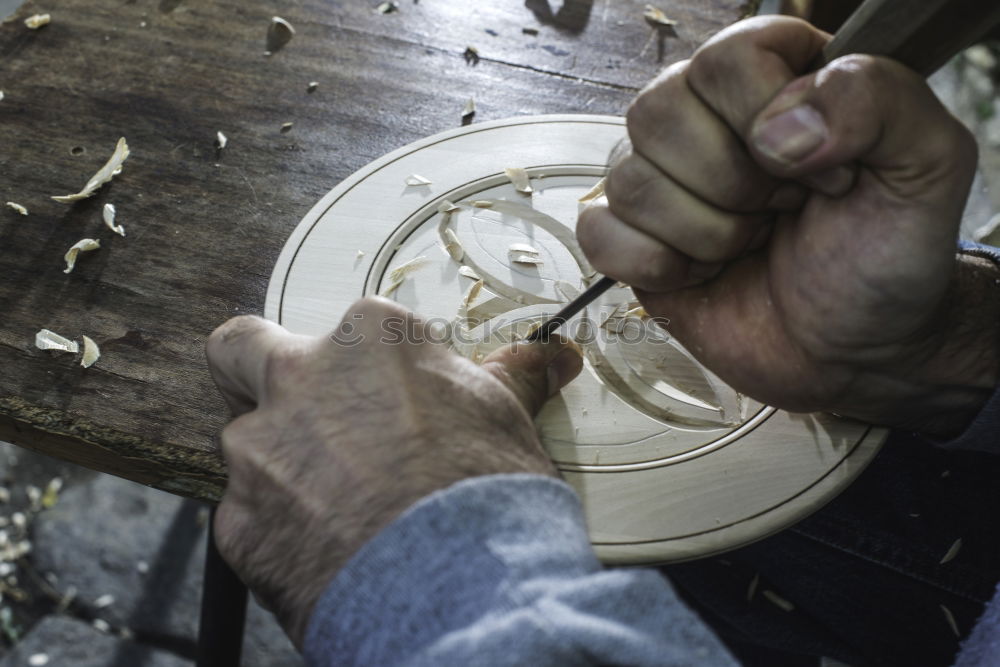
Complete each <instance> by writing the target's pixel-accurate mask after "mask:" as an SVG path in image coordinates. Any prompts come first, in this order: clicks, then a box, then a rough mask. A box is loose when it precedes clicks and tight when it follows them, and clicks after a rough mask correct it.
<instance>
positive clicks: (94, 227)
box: [0, 0, 752, 499]
mask: <svg viewBox="0 0 1000 667" xmlns="http://www.w3.org/2000/svg"><path fill="white" fill-rule="evenodd" d="M378 4H379V2H378V1H377V0H358V1H354V2H323V1H321V0H297V1H294V2H283V3H267V2H263V0H240V1H238V2H237V1H234V0H225V1H222V0H218V1H213V2H194V1H193V0H121V1H120V2H98V1H97V0H49V1H48V2H42V1H41V0H39V1H35V0H32V1H31V2H28V4H27V5H26V6H24V7H23V8H22V9H21V10H20V11H19V12H18V14H17V15H16V16H15V17H13V19H12V20H11V21H8V22H6V23H5V24H3V25H0V90H2V91H3V93H4V99H3V100H2V101H0V203H2V202H6V201H14V202H18V203H20V204H22V205H24V206H26V207H27V208H28V210H29V211H30V214H29V215H28V216H27V217H24V216H21V215H20V214H18V213H17V212H16V211H14V210H13V209H11V208H7V207H3V208H2V209H0V276H2V278H0V316H2V317H0V439H5V440H9V441H11V442H14V443H16V444H19V445H22V446H25V447H30V448H33V449H37V450H39V451H42V452H44V453H47V454H51V455H54V456H57V457H59V458H62V459H66V460H69V461H73V462H75V463H79V464H82V465H84V466H87V467H89V468H94V469H97V470H102V471H105V472H110V473H113V474H116V475H120V476H122V477H126V478H129V479H133V480H136V481H139V482H143V483H146V484H150V485H152V486H155V487H158V488H161V489H164V490H167V491H170V492H173V493H177V494H181V495H186V496H192V497H197V498H203V499H216V498H218V497H219V495H220V493H221V490H222V488H223V486H224V484H225V466H224V464H223V462H222V460H221V458H220V456H219V455H218V450H217V445H216V442H217V434H218V432H219V430H220V428H221V427H222V426H223V424H224V423H225V422H226V419H227V411H226V408H225V405H224V404H223V402H222V400H221V398H220V397H219V395H218V394H217V392H216V390H215V387H214V385H213V384H212V380H211V378H210V377H209V374H208V371H207V369H206V367H205V362H204V351H203V348H204V343H205V338H206V337H207V335H208V334H209V333H210V332H211V331H212V329H213V328H214V327H215V326H217V325H218V324H220V323H222V322H223V321H225V320H226V319H227V318H229V317H231V316H233V315H237V314H241V313H260V312H261V310H262V307H263V300H264V293H265V288H266V286H267V281H268V278H269V276H270V272H271V268H272V265H273V262H274V260H275V258H276V257H277V255H278V252H279V251H280V249H281V247H282V244H283V243H284V240H285V238H286V237H287V236H288V234H289V233H290V232H291V231H292V229H293V228H294V226H295V225H296V223H297V222H298V221H299V220H300V219H301V218H302V216H303V215H304V214H305V213H306V212H307V211H308V210H309V209H310V208H311V207H312V205H313V204H314V203H315V202H316V201H317V200H318V199H319V198H320V197H321V196H322V195H323V194H324V193H326V192H327V191H328V190H329V189H330V188H332V187H333V186H334V185H336V184H337V183H338V182H339V181H340V180H342V179H343V178H344V177H346V176H348V175H349V174H350V173H351V172H353V171H355V170H356V169H358V168H359V167H361V166H363V165H364V164H366V163H368V162H369V161H371V160H373V159H375V158H377V157H379V156H381V155H383V154H385V153H387V152H389V151H391V150H393V149H395V148H398V147H400V146H402V145H404V144H407V143H409V142H411V141H414V140H416V139H419V138H421V137H424V136H427V135H429V134H433V133H436V132H439V131H442V130H446V129H449V128H453V127H456V126H458V125H460V124H461V114H462V109H463V107H464V106H465V103H466V101H467V100H468V99H469V98H470V97H471V98H474V99H475V101H476V106H477V109H478V111H477V113H476V116H475V119H474V122H479V121H483V120H493V119H498V118H504V117H507V116H516V115H525V114H542V113H599V114H608V113H611V114H619V113H622V112H623V111H624V109H625V108H626V106H627V104H628V101H629V100H630V98H631V97H632V96H633V95H634V94H635V92H636V91H637V90H638V88H639V87H641V86H642V85H643V83H644V82H645V81H647V80H648V79H649V78H650V77H651V76H653V75H654V74H655V73H656V72H657V71H658V70H659V69H660V68H661V67H663V66H664V65H666V64H669V63H671V62H674V61H676V60H679V59H681V58H684V57H686V56H688V55H689V54H690V53H691V51H692V50H693V49H694V48H695V47H696V46H697V45H698V44H699V43H701V42H702V41H703V40H705V39H706V38H707V37H709V36H710V35H712V34H713V33H714V32H716V31H718V30H719V29H720V28H722V27H724V26H726V25H728V24H730V23H732V22H734V21H736V20H737V19H739V18H741V17H742V16H744V15H746V14H748V13H749V12H750V9H751V8H750V7H749V6H748V5H749V4H752V3H747V2H745V1H744V0H671V2H670V3H669V4H662V5H660V6H661V8H662V9H664V10H665V12H666V13H667V14H668V15H669V16H670V17H671V18H672V19H675V20H676V21H677V22H678V23H677V26H676V28H671V29H662V30H657V29H655V28H653V27H651V26H650V24H648V23H647V22H646V21H645V20H644V19H643V8H644V6H645V3H644V2H639V1H636V0H575V1H574V0H565V1H563V0H556V1H555V2H551V3H550V2H546V0H527V2H522V1H521V0H497V1H496V2H481V3H480V2H468V1H463V0H421V1H419V2H417V1H416V0H399V7H398V11H395V12H392V13H388V14H381V13H377V12H376V11H375V7H376V6H377V5H378ZM37 13H48V14H51V17H52V22H51V24H49V25H47V26H45V27H43V28H41V29H39V30H37V31H34V30H29V29H28V28H26V27H25V25H24V23H23V19H24V18H25V17H28V16H30V15H32V14H37ZM274 14H279V15H281V16H282V17H283V18H285V19H287V20H288V21H289V22H290V23H291V24H292V25H293V26H294V27H295V29H296V34H295V37H294V38H293V39H292V40H291V42H290V43H289V44H288V45H287V46H285V47H284V48H283V49H281V50H280V51H278V52H277V53H275V54H273V55H270V56H267V55H265V53H264V51H265V35H266V32H267V27H268V24H269V23H270V21H271V17H272V16H273V15H274ZM526 27H528V28H535V29H537V31H538V34H537V35H532V34H527V33H525V32H523V31H522V29H523V28H526ZM467 46H473V47H475V48H476V49H478V52H479V55H480V57H481V59H480V61H479V62H478V64H473V63H469V62H467V61H466V59H465V58H464V57H463V52H464V51H465V49H466V47H467ZM310 81H317V82H318V83H319V86H318V88H317V89H316V90H315V91H314V92H312V93H308V92H307V91H306V88H307V85H308V83H309V82H310ZM287 122H291V123H294V126H293V127H292V129H291V130H290V131H288V132H282V131H281V127H282V124H284V123H287ZM218 131H222V132H223V133H225V134H226V135H227V136H228V138H229V145H228V146H227V147H226V148H225V149H224V150H222V151H217V150H216V149H215V147H214V145H213V142H214V140H215V136H216V132H218ZM119 137H126V138H127V140H128V143H129V146H130V147H131V151H132V155H131V157H130V158H129V159H128V160H127V161H126V163H125V167H124V171H123V172H122V174H121V175H120V176H118V177H117V178H116V179H115V180H114V181H113V182H112V183H111V184H109V185H107V186H105V187H103V188H102V189H101V190H100V191H98V193H97V195H96V196H94V197H92V198H90V199H86V200H84V201H80V202H77V203H75V204H72V205H67V204H60V203H57V202H55V201H53V200H52V199H51V198H50V197H51V195H64V194H69V193H73V192H77V191H78V190H79V189H81V188H82V187H83V185H84V183H85V182H86V181H87V180H88V179H89V178H90V177H91V176H92V175H93V174H94V172H95V171H96V170H97V169H98V168H99V167H100V166H102V165H103V164H104V162H105V161H106V160H107V158H108V157H109V156H110V155H111V152H112V150H113V149H114V146H115V142H116V141H117V140H118V138H119ZM105 203H113V204H114V205H115V206H116V207H117V210H118V221H119V222H120V223H122V224H123V225H124V227H125V229H126V232H127V237H126V238H120V237H118V236H115V235H114V234H112V233H111V232H110V230H108V229H107V228H106V227H105V226H104V224H103V222H102V220H101V210H102V207H103V206H104V204H105ZM88 237H89V238H97V239H99V240H100V242H101V246H102V247H101V249H100V250H98V251H96V252H91V253H86V254H84V255H81V257H80V259H79V261H78V263H77V266H76V269H75V270H74V271H73V272H72V273H70V274H65V273H63V269H64V268H65V264H64V262H63V254H64V253H65V252H66V250H67V249H68V248H69V247H70V246H72V245H73V244H74V243H75V242H77V241H78V240H80V239H82V238H88ZM41 328H48V329H51V330H53V331H56V332H58V333H60V334H62V335H64V336H66V337H69V338H74V339H77V340H79V339H80V337H81V335H84V334H85V335H88V336H90V337H91V338H93V339H94V340H95V341H96V342H97V343H98V344H99V345H100V347H101V351H102V354H103V356H102V357H101V359H100V361H98V362H97V364H96V365H94V366H93V367H91V368H89V369H84V368H82V367H81V366H80V363H79V362H80V358H79V355H76V356H74V355H71V354H60V353H56V352H48V351H41V350H38V349H36V348H35V346H34V336H35V332H37V331H38V330H39V329H41Z"/></svg>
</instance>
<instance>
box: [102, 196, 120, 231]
mask: <svg viewBox="0 0 1000 667" xmlns="http://www.w3.org/2000/svg"><path fill="white" fill-rule="evenodd" d="M115 215H117V212H116V211H115V205H114V204H105V205H104V211H103V212H102V216H103V218H104V224H105V225H107V226H108V229H110V230H111V231H113V232H114V233H115V234H118V235H119V236H121V237H122V238H125V228H124V227H122V226H121V225H116V224H115Z"/></svg>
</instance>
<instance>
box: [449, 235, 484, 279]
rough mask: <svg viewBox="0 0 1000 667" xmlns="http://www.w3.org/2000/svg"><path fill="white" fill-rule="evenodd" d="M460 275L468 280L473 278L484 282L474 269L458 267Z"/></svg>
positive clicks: (463, 266)
mask: <svg viewBox="0 0 1000 667" xmlns="http://www.w3.org/2000/svg"><path fill="white" fill-rule="evenodd" d="M447 231H449V232H450V231H451V230H450V229H449V230H447ZM458 275H460V276H465V277H466V278H472V279H473V280H482V278H480V277H479V274H478V273H476V272H475V271H473V270H472V269H470V268H469V267H467V266H465V265H462V266H460V267H458Z"/></svg>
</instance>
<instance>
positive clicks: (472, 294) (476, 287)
mask: <svg viewBox="0 0 1000 667" xmlns="http://www.w3.org/2000/svg"><path fill="white" fill-rule="evenodd" d="M484 284H485V283H484V282H483V281H482V279H480V280H477V281H476V282H474V283H472V286H471V287H469V291H468V292H466V293H465V298H464V299H462V307H461V309H460V311H459V312H461V311H463V310H464V311H466V312H468V309H469V306H470V305H472V302H473V301H475V300H476V297H478V296H479V293H480V292H481V291H482V290H483V285H484Z"/></svg>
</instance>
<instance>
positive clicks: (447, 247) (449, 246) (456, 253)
mask: <svg viewBox="0 0 1000 667" xmlns="http://www.w3.org/2000/svg"><path fill="white" fill-rule="evenodd" d="M443 242H444V251H445V252H446V253H448V255H449V256H450V257H451V258H452V259H453V260H455V261H456V262H461V261H462V258H463V257H465V248H463V247H462V242H461V241H459V240H458V236H457V235H456V234H455V232H453V231H452V230H450V229H446V230H444V239H443ZM466 268H467V267H466Z"/></svg>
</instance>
